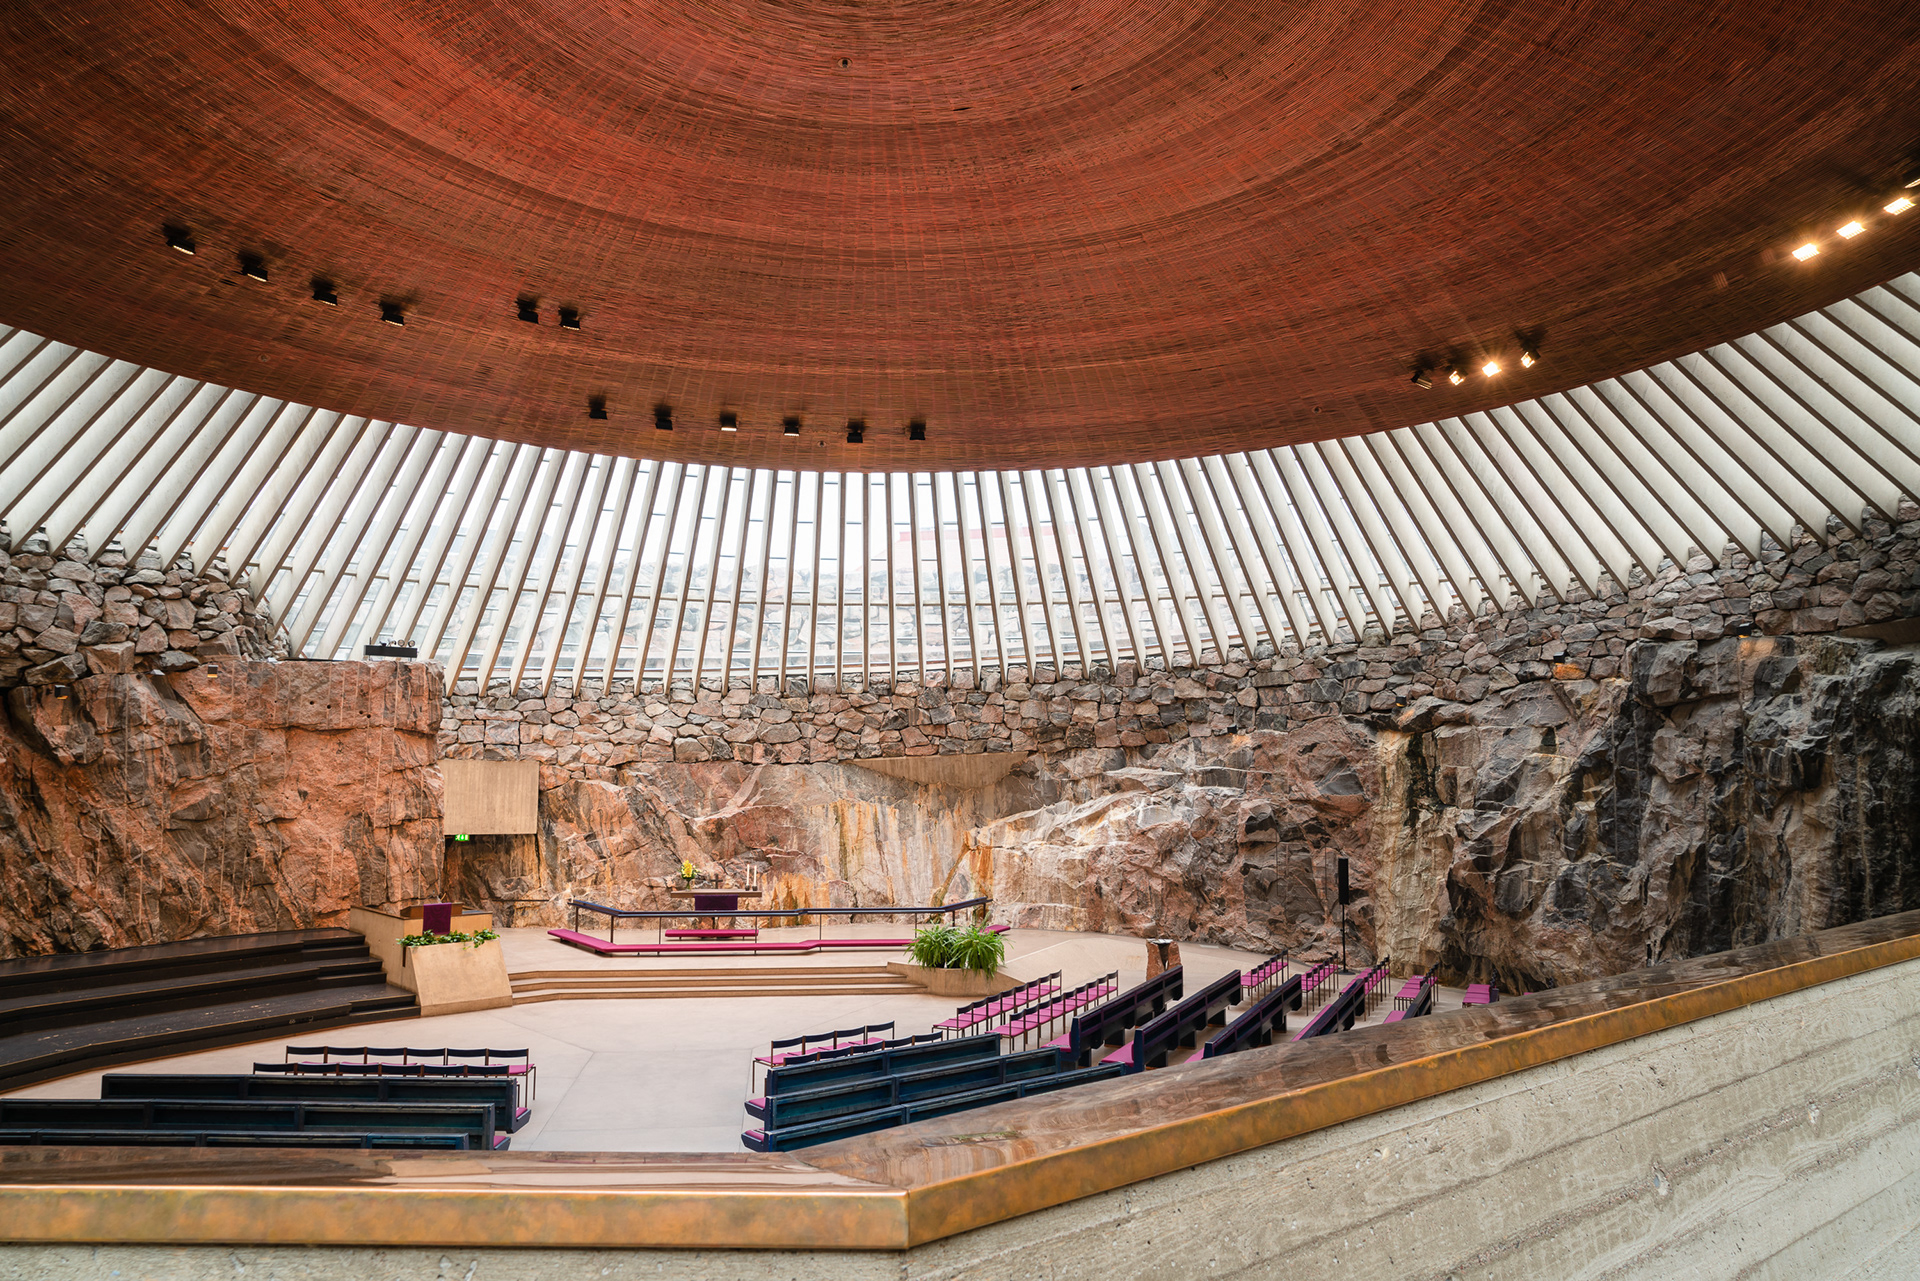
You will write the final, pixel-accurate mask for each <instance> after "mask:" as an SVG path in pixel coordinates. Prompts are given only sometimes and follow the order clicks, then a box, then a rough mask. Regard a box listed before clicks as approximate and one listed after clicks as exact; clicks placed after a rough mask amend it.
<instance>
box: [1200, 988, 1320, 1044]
mask: <svg viewBox="0 0 1920 1281" xmlns="http://www.w3.org/2000/svg"><path fill="white" fill-rule="evenodd" d="M1300 978H1301V976H1300V975H1297V974H1296V975H1294V976H1293V977H1292V978H1290V979H1288V980H1287V981H1286V982H1284V983H1282V984H1281V985H1280V986H1278V987H1276V988H1274V989H1273V990H1272V991H1271V992H1268V993H1267V994H1266V995H1265V996H1263V997H1261V998H1260V999H1259V1000H1258V1001H1255V1002H1254V1003H1253V1004H1252V1005H1250V1006H1248V1007H1247V1009H1246V1012H1245V1013H1243V1014H1242V1015H1241V1016H1240V1017H1239V1018H1237V1019H1235V1020H1234V1021H1233V1022H1231V1023H1229V1024H1227V1026H1226V1027H1224V1028H1222V1029H1221V1030H1220V1031H1219V1032H1217V1033H1215V1034H1214V1036H1213V1037H1212V1038H1211V1039H1210V1040H1208V1042H1207V1043H1206V1044H1205V1045H1203V1046H1201V1047H1200V1057H1201V1058H1203V1059H1216V1058H1219V1057H1220V1056H1221V1055H1222V1054H1233V1053H1235V1052H1236V1051H1239V1050H1250V1049H1253V1048H1254V1047H1255V1046H1260V1045H1272V1044H1273V1034H1274V1032H1275V1031H1280V1032H1285V1031H1286V1030H1287V1011H1288V1010H1290V1009H1293V1010H1297V1009H1299V1008H1300Z"/></svg>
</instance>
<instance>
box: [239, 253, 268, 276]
mask: <svg viewBox="0 0 1920 1281" xmlns="http://www.w3.org/2000/svg"><path fill="white" fill-rule="evenodd" d="M240 274H241V275H243V276H245V277H246V278H247V279H248V280H260V281H264V280H266V278H267V260H266V259H264V258H262V257H261V256H260V255H259V254H241V255H240Z"/></svg>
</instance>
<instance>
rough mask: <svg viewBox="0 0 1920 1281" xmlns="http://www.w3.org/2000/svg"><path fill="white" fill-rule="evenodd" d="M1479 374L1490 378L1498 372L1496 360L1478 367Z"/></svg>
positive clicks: (1498, 363)
mask: <svg viewBox="0 0 1920 1281" xmlns="http://www.w3.org/2000/svg"><path fill="white" fill-rule="evenodd" d="M1480 372H1481V373H1483V374H1485V375H1486V376H1487V377H1489V378H1491V377H1493V376H1494V375H1495V374H1497V373H1499V372H1500V362H1499V361H1497V360H1489V361H1488V362H1487V363H1486V364H1484V365H1482V366H1480Z"/></svg>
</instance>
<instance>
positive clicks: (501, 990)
mask: <svg viewBox="0 0 1920 1281" xmlns="http://www.w3.org/2000/svg"><path fill="white" fill-rule="evenodd" d="M406 954H407V959H406V964H405V965H402V966H401V967H400V974H399V976H398V978H397V980H396V981H397V982H398V983H399V985H400V986H401V987H404V988H408V989H410V990H411V991H413V992H414V993H416V994H418V996H419V997H420V1013H421V1014H422V1015H423V1016H426V1015H432V1014H459V1013H461V1012H463V1011H466V1010H491V1009H495V1008H497V1007H499V1006H502V1005H512V1004H513V985H512V984H511V983H510V982H509V981H508V979H507V954H506V953H505V952H504V951H502V950H501V947H500V940H499V939H492V940H490V941H488V942H485V943H482V944H481V945H480V946H479V947H474V946H473V945H472V944H471V943H431V944H428V945H427V946H426V947H410V948H407V949H406Z"/></svg>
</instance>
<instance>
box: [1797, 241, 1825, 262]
mask: <svg viewBox="0 0 1920 1281" xmlns="http://www.w3.org/2000/svg"><path fill="white" fill-rule="evenodd" d="M1819 252H1820V246H1819V245H1816V244H1814V243H1813V242H1812V241H1811V240H1809V241H1808V242H1807V243H1806V244H1804V245H1801V246H1800V247H1799V248H1798V249H1796V250H1794V251H1793V256H1794V257H1795V258H1798V259H1799V260H1800V261H1801V262H1805V261H1806V260H1807V259H1809V258H1811V257H1813V256H1814V255H1815V254H1817V253H1819Z"/></svg>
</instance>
